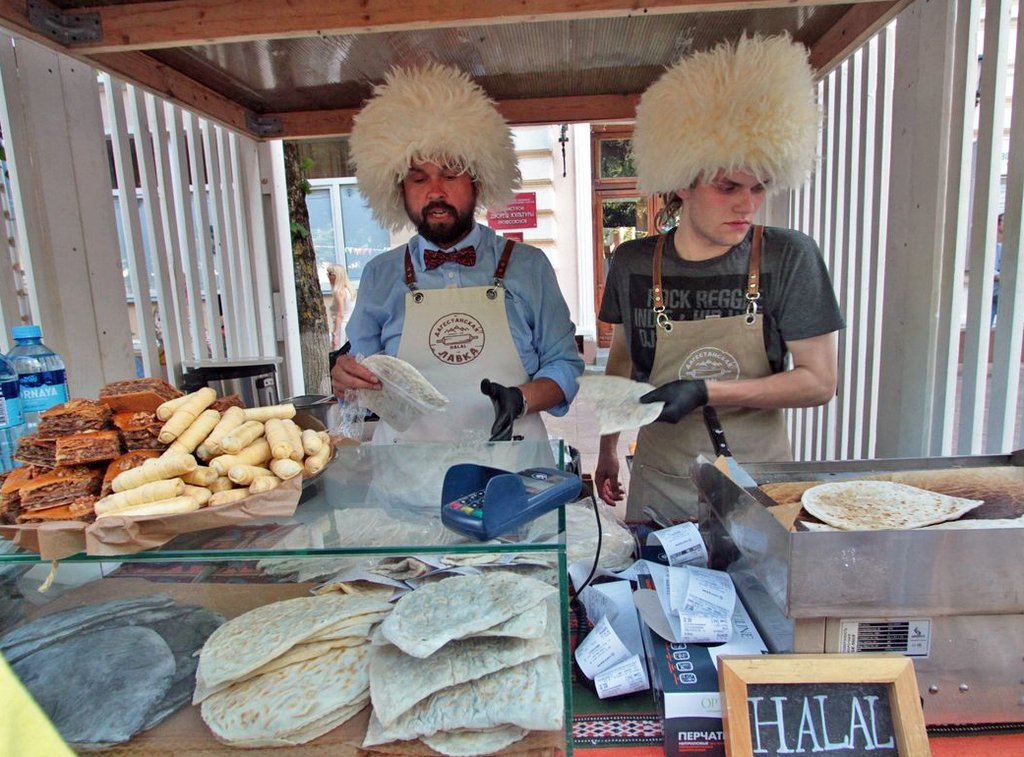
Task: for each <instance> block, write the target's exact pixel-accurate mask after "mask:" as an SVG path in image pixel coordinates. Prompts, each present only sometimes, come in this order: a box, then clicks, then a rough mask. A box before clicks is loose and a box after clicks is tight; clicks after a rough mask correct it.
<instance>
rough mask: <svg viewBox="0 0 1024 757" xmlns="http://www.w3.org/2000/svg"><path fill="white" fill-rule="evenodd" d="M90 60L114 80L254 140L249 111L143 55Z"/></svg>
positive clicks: (120, 54)
mask: <svg viewBox="0 0 1024 757" xmlns="http://www.w3.org/2000/svg"><path fill="white" fill-rule="evenodd" d="M90 58H91V60H92V61H93V62H94V65H97V66H99V67H100V68H102V69H103V70H105V71H109V72H110V73H111V74H113V75H114V76H117V77H119V78H121V79H124V80H126V81H129V82H131V83H132V84H137V85H139V86H141V87H143V88H144V89H148V90H150V91H151V92H153V93H154V94H156V95H160V96H161V97H165V98H167V99H169V100H171V101H173V102H175V103H177V104H179V105H181V106H182V107H185V108H188V109H189V110H192V111H195V112H197V113H198V114H199V115H200V116H202V117H203V118H209V119H212V120H214V121H217V122H219V123H221V124H223V125H224V126H227V127H229V128H231V129H234V130H236V131H239V132H241V133H243V134H246V135H247V136H250V137H253V136H254V135H253V133H252V131H251V130H250V128H249V124H248V121H247V116H248V115H249V114H250V111H248V110H247V109H246V108H243V107H242V106H241V105H239V104H238V103H236V102H234V101H233V100H229V99H228V98H226V97H224V96H223V95H221V94H219V93H217V92H214V91H213V90H212V89H210V88H209V87H207V86H204V85H202V84H200V83H199V82H197V81H196V80H195V79H192V78H190V77H188V76H185V75H184V74H182V73H179V72H178V71H176V70H175V69H173V68H170V67H168V66H165V65H164V64H162V63H160V62H159V61H157V60H155V59H154V58H152V57H150V56H148V55H146V54H145V53H110V54H104V55H93V56H90Z"/></svg>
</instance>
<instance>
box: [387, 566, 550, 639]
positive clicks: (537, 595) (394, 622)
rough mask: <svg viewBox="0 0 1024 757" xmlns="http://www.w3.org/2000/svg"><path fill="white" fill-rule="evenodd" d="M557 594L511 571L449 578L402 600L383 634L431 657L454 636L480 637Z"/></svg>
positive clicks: (397, 603) (547, 585) (539, 583)
mask: <svg viewBox="0 0 1024 757" xmlns="http://www.w3.org/2000/svg"><path fill="white" fill-rule="evenodd" d="M555 593H557V589H556V588H555V587H554V586H551V585H549V584H545V583H543V582H542V581H538V580H537V579H534V578H524V577H522V576H517V575H515V574H513V573H506V572H489V573H483V574H478V575H466V576H451V577H449V578H445V579H444V580H442V581H438V582H437V583H431V584H425V585H423V586H420V587H419V588H418V589H416V590H415V591H413V592H410V593H409V594H406V595H405V596H404V597H402V598H401V599H400V600H398V602H396V603H395V609H394V610H393V611H392V612H391V614H390V615H388V617H387V618H385V619H384V622H383V623H381V632H382V633H383V635H384V637H385V638H386V639H387V640H388V641H390V642H391V643H392V644H394V645H395V646H396V647H398V648H399V649H401V650H402V651H403V652H405V653H406V654H409V655H412V656H413V657H427V656H429V655H431V654H433V653H434V652H436V651H437V650H438V649H440V648H441V647H443V646H444V645H445V644H447V643H448V642H449V641H451V640H452V639H463V638H466V637H469V636H473V635H476V634H478V633H479V632H481V631H483V630H485V629H488V628H491V627H492V626H495V625H497V624H498V623H502V622H504V621H506V620H508V619H509V618H512V617H514V616H516V615H519V614H520V613H522V612H524V611H525V610H527V609H528V608H530V607H533V606H535V605H537V604H538V603H539V602H541V601H542V600H544V599H546V598H547V597H549V596H551V595H553V594H555Z"/></svg>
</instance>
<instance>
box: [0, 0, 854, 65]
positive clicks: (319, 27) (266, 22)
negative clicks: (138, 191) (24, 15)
mask: <svg viewBox="0 0 1024 757" xmlns="http://www.w3.org/2000/svg"><path fill="white" fill-rule="evenodd" d="M0 2H2V3H10V2H11V0H0ZM847 2H849V0H824V3H823V2H822V0H717V1H714V0H647V1H646V2H644V3H641V2H639V1H638V0H531V1H530V2H520V3H510V2H508V0H472V2H456V3H452V2H450V0H333V1H332V2H326V3H325V2H323V0H289V2H281V0H247V1H246V2H243V3H240V2H237V0H158V1H156V2H152V1H151V2H141V3H136V2H130V3H124V4H121V5H104V6H96V7H88V6H86V7H83V8H80V9H78V10H76V11H75V12H76V13H83V14H85V13H94V14H98V16H99V21H100V28H101V31H102V39H101V40H100V41H99V42H82V43H72V44H71V45H70V47H71V48H72V49H76V50H79V51H80V52H82V53H86V54H91V53H99V52H119V51H126V50H151V49H158V48H166V47H186V46H194V45H208V44H219V43H224V42H244V41H251V40H260V39H287V38H296V37H317V36H338V35H346V34H366V33H372V32H393V31H408V30H412V29H433V28H444V27H461V26H479V25H485V24H513V23H527V22H535V21H555V20H570V19H571V20H580V19H587V18H609V17H620V16H640V15H648V14H669V13H697V12H706V11H715V10H719V11H721V10H736V9H748V8H783V7H787V8H788V7H793V6H799V5H822V4H845V3H847Z"/></svg>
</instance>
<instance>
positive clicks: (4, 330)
mask: <svg viewBox="0 0 1024 757" xmlns="http://www.w3.org/2000/svg"><path fill="white" fill-rule="evenodd" d="M2 144H3V141H2V140H0V145H2ZM0 271H2V273H0V352H7V350H8V349H9V348H10V339H9V338H8V336H7V335H8V334H10V333H11V327H13V326H21V325H22V324H25V323H29V322H30V320H31V319H30V309H29V302H28V294H27V291H26V284H25V275H24V273H23V271H22V268H21V253H20V251H19V248H18V230H17V228H16V225H15V223H14V203H13V202H12V198H11V196H10V194H9V188H8V186H7V182H6V181H4V179H3V177H2V176H0Z"/></svg>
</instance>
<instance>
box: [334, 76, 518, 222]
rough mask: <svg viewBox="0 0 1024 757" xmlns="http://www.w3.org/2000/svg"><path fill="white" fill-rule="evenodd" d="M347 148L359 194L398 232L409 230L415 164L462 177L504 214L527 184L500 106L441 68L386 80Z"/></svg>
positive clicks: (356, 123) (355, 126)
mask: <svg viewBox="0 0 1024 757" xmlns="http://www.w3.org/2000/svg"><path fill="white" fill-rule="evenodd" d="M349 147H350V150H351V155H352V160H353V162H354V163H355V167H356V178H357V179H358V181H359V190H360V191H361V192H362V193H363V195H364V196H365V197H366V200H367V202H368V203H369V205H370V208H371V210H373V215H374V216H375V217H376V218H377V220H378V221H380V223H382V224H383V225H384V226H387V227H388V228H391V229H395V230H397V229H399V228H401V227H402V226H404V225H406V224H407V223H408V222H409V218H408V216H407V215H406V212H405V204H404V202H403V200H402V188H401V186H400V184H401V181H402V179H404V178H405V176H406V174H407V173H409V164H410V163H411V162H412V161H421V162H430V163H438V164H440V165H448V166H459V167H460V168H462V169H464V170H465V171H467V172H468V173H469V174H470V176H472V177H473V179H474V180H475V181H476V184H477V189H478V192H479V194H478V201H479V203H480V204H481V205H483V206H484V207H487V208H491V209H497V208H501V207H504V206H505V205H506V204H507V203H508V201H509V200H511V199H512V193H513V191H514V190H515V189H516V188H517V187H518V186H519V183H520V181H521V178H522V177H521V176H520V173H519V165H518V163H517V162H516V154H515V147H514V145H513V144H512V132H511V131H510V129H509V127H508V124H506V123H505V119H503V118H502V117H501V114H500V113H498V111H497V109H496V108H495V106H494V101H493V100H491V99H490V98H489V97H488V96H487V93H486V92H484V90H483V89H482V88H481V87H480V85H478V84H476V83H475V82H474V81H473V80H472V79H470V78H469V76H467V75H466V74H464V73H462V72H461V71H457V70H455V69H453V68H448V67H446V66H442V65H440V64H436V63H434V64H430V65H427V66H425V67H423V68H410V69H402V68H398V69H393V70H392V71H391V72H390V73H388V74H387V75H386V77H385V79H384V83H383V84H380V85H378V86H377V87H375V88H374V90H373V97H372V98H371V99H370V100H369V102H367V103H366V105H365V107H363V109H362V110H361V111H360V112H359V114H358V115H357V116H356V117H355V119H354V123H353V127H352V135H351V137H350V139H349Z"/></svg>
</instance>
